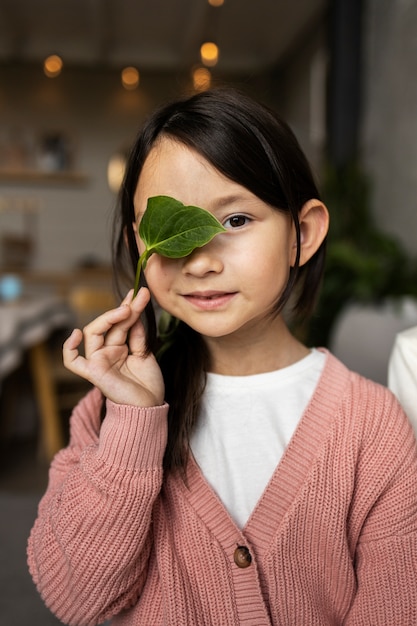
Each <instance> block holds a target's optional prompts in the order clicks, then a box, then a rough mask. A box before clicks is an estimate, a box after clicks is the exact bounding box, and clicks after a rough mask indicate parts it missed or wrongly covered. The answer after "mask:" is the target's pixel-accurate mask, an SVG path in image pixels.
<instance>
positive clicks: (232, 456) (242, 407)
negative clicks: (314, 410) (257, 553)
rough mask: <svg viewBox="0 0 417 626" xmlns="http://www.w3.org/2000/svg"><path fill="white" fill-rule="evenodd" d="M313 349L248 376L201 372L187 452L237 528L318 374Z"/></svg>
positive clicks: (318, 357)
mask: <svg viewBox="0 0 417 626" xmlns="http://www.w3.org/2000/svg"><path fill="white" fill-rule="evenodd" d="M324 361H325V354H324V353H322V352H319V351H318V350H315V349H313V350H312V351H311V352H310V354H309V355H308V356H306V357H305V358H303V359H301V361H298V362H297V363H294V364H293V365H290V366H289V367H286V368H283V369H280V370H277V371H274V372H267V373H265V374H255V375H252V376H222V375H219V374H211V373H209V374H208V375H207V387H206V390H205V392H204V397H203V402H202V409H201V414H200V417H199V420H198V423H197V427H196V429H195V431H194V433H193V435H192V438H191V450H192V452H193V455H194V457H195V459H196V461H197V463H198V465H199V467H200V469H201V471H202V473H203V475H204V477H205V479H206V480H207V482H208V483H209V484H210V485H211V487H212V488H213V489H214V491H215V492H216V493H217V495H218V496H219V498H220V500H221V501H222V502H223V504H224V506H225V507H226V509H227V510H228V511H229V513H230V515H231V516H232V518H233V519H234V521H235V522H236V523H237V525H238V526H239V527H240V528H243V527H244V525H245V524H246V522H247V520H248V518H249V517H250V514H251V513H252V511H253V509H254V508H255V505H256V503H257V501H258V500H259V498H260V497H261V495H262V493H263V491H264V490H265V487H266V486H267V484H268V482H269V480H270V478H271V477H272V474H273V473H274V470H275V468H276V466H277V465H278V463H279V461H280V459H281V456H282V454H283V452H284V450H285V448H286V447H287V445H288V443H289V441H290V439H291V437H292V435H293V433H294V431H295V429H296V427H297V424H298V422H299V420H300V418H301V416H302V414H303V412H304V410H305V408H306V406H307V404H308V402H309V400H310V398H311V396H312V395H313V392H314V389H315V387H316V385H317V382H318V379H319V377H320V374H321V372H322V369H323V366H324Z"/></svg>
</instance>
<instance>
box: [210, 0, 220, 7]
mask: <svg viewBox="0 0 417 626" xmlns="http://www.w3.org/2000/svg"><path fill="white" fill-rule="evenodd" d="M208 3H209V5H210V6H212V7H221V6H222V5H223V4H224V0H208Z"/></svg>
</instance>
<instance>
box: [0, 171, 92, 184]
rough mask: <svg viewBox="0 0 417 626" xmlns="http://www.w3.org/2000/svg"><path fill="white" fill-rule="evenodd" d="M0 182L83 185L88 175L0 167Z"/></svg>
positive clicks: (74, 172) (72, 172)
mask: <svg viewBox="0 0 417 626" xmlns="http://www.w3.org/2000/svg"><path fill="white" fill-rule="evenodd" d="M0 182H1V183H24V184H30V185H85V184H86V183H87V182H88V176H87V175H86V174H84V173H83V172H77V171H72V170H68V171H62V172H42V171H39V170H30V169H27V170H13V169H6V168H0Z"/></svg>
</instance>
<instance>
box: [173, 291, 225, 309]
mask: <svg viewBox="0 0 417 626" xmlns="http://www.w3.org/2000/svg"><path fill="white" fill-rule="evenodd" d="M235 295H236V292H227V291H193V292H191V293H186V294H184V295H183V298H184V299H185V300H187V302H189V303H190V304H192V305H193V306H195V307H197V308H198V309H203V310H214V309H217V308H221V307H223V306H225V305H226V304H228V303H229V302H230V300H232V299H233V298H234V297H235Z"/></svg>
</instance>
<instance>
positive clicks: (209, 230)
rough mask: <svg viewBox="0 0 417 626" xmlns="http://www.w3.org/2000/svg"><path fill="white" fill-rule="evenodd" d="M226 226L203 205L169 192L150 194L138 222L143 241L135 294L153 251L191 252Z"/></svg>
mask: <svg viewBox="0 0 417 626" xmlns="http://www.w3.org/2000/svg"><path fill="white" fill-rule="evenodd" d="M225 230H226V229H225V228H224V226H222V225H221V224H220V222H219V221H218V220H217V219H216V218H215V217H214V215H212V214H211V213H209V212H208V211H206V210H205V209H201V208H200V207H196V206H185V205H184V204H183V203H182V202H179V200H175V199H174V198H170V197H169V196H154V197H153V198H149V199H148V203H147V207H146V211H145V213H144V214H143V216H142V219H141V220H140V224H139V237H140V238H141V240H142V241H143V243H144V244H145V250H144V252H143V253H142V254H141V255H140V258H139V261H138V265H137V269H136V278H135V288H134V295H135V296H136V294H137V292H138V290H139V281H140V274H141V270H142V268H143V269H145V267H146V263H147V261H148V259H149V257H150V256H151V255H152V254H153V253H154V252H156V253H157V254H160V255H162V256H165V257H169V258H172V259H179V258H181V257H185V256H187V255H189V254H191V252H192V251H193V250H195V248H200V247H201V246H204V245H206V244H207V243H208V242H209V241H211V239H213V237H214V236H215V235H217V234H218V233H221V232H223V231H225Z"/></svg>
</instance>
